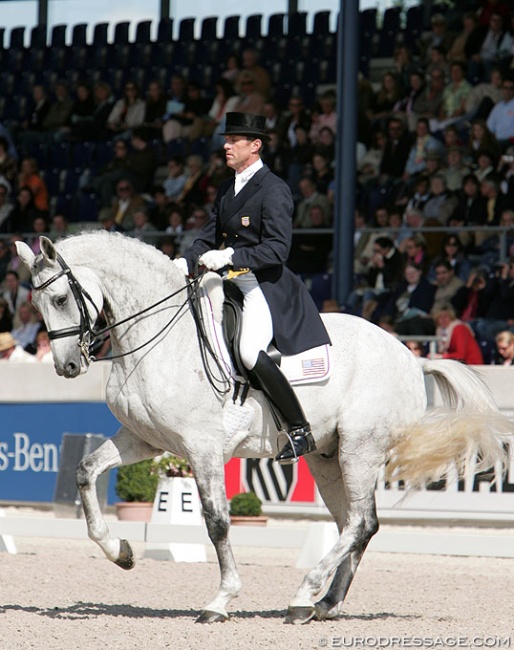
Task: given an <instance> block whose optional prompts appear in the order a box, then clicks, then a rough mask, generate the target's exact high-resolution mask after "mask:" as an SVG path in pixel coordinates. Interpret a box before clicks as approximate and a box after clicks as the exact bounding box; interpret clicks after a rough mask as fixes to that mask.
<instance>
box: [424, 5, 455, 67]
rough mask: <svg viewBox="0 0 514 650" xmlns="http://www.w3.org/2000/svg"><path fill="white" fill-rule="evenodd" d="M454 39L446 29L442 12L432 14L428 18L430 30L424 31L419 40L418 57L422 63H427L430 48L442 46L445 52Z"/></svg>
mask: <svg viewBox="0 0 514 650" xmlns="http://www.w3.org/2000/svg"><path fill="white" fill-rule="evenodd" d="M454 39H455V35H454V34H452V33H451V32H450V31H449V30H448V25H447V22H446V18H445V17H444V16H443V14H440V13H436V14H433V16H432V18H431V19H430V31H429V32H424V33H423V34H422V35H421V37H420V39H419V41H418V47H419V51H420V59H421V62H422V64H423V65H425V66H426V65H428V63H429V55H430V50H431V48H432V47H434V46H442V47H444V49H445V51H446V52H447V51H448V50H449V49H450V48H451V46H452V44H453V41H454Z"/></svg>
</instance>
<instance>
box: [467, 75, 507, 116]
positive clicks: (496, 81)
mask: <svg viewBox="0 0 514 650" xmlns="http://www.w3.org/2000/svg"><path fill="white" fill-rule="evenodd" d="M502 84H503V75H502V73H501V71H500V70H499V69H498V68H493V69H492V70H491V80H490V81H487V82H482V83H479V84H476V85H475V86H473V88H472V89H471V91H470V93H469V95H468V98H467V99H466V103H465V105H464V108H465V110H466V114H465V115H464V117H463V120H464V121H465V122H471V121H472V120H475V119H482V120H486V119H487V117H488V116H489V113H490V112H491V110H492V108H493V106H494V105H495V104H497V103H498V102H499V101H501V100H502V97H503V95H502ZM484 125H485V123H484Z"/></svg>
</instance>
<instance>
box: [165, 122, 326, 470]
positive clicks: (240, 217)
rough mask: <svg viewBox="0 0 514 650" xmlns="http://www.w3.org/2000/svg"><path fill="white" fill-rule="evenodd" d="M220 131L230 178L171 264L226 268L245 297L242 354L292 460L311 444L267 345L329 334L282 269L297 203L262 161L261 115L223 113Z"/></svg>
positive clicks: (321, 339) (289, 347)
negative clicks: (279, 420) (282, 427)
mask: <svg viewBox="0 0 514 650" xmlns="http://www.w3.org/2000/svg"><path fill="white" fill-rule="evenodd" d="M221 135H224V136H225V144H224V149H225V153H226V159H227V165H228V166H229V167H231V168H232V169H234V170H235V178H234V179H232V178H231V179H228V180H226V181H224V182H223V183H222V184H221V185H220V187H219V190H218V193H217V195H216V199H215V201H214V206H213V208H212V211H211V214H210V217H209V220H208V222H207V223H206V224H205V226H204V227H203V228H202V230H201V231H200V233H199V235H198V237H197V238H196V239H195V241H194V242H193V244H192V245H191V246H190V247H189V248H188V249H187V250H186V251H185V252H184V253H183V255H184V257H182V258H180V259H178V260H175V262H176V263H177V265H178V266H179V267H180V268H181V269H182V270H183V271H184V273H185V274H186V275H188V274H189V273H190V271H192V269H193V268H194V266H195V262H196V261H197V260H198V261H199V262H200V264H201V265H203V266H205V267H206V268H207V269H210V270H213V271H218V270H220V269H225V268H226V267H230V269H229V271H230V272H229V277H230V278H231V279H233V281H234V282H235V283H236V285H237V286H238V287H239V289H240V290H241V292H242V294H243V296H244V303H243V319H242V320H243V322H242V333H241V342H240V356H241V359H242V361H243V363H244V365H245V367H246V368H247V369H248V370H250V371H251V373H252V374H253V376H254V377H256V378H257V381H258V383H259V384H260V386H261V388H262V390H263V391H264V392H265V393H266V395H267V396H268V397H269V399H270V400H271V401H272V402H273V404H274V405H275V406H276V408H277V409H278V410H279V411H280V413H281V415H282V417H283V419H284V420H285V422H286V423H287V425H288V433H289V436H290V437H289V440H288V442H287V444H286V445H285V447H284V448H283V449H282V450H281V451H280V452H279V454H278V455H277V457H276V460H277V461H279V462H282V463H290V462H294V461H295V460H296V458H297V456H301V455H302V454H306V453H309V452H312V451H314V450H315V448H316V446H315V443H314V439H313V437H312V433H311V428H310V425H309V423H308V421H307V419H306V417H305V415H304V412H303V409H302V407H301V405H300V403H299V401H298V398H297V397H296V394H295V393H294V391H293V389H292V387H291V385H290V384H289V382H288V380H287V379H286V377H285V376H284V375H283V373H282V372H281V370H280V369H279V367H278V366H277V365H276V364H275V363H274V362H273V361H272V359H271V358H270V357H269V356H268V355H267V353H266V350H267V349H268V345H269V344H270V342H271V341H272V340H273V342H274V344H275V345H276V347H277V348H278V350H279V351H280V352H281V353H283V354H285V355H292V354H298V353H299V352H303V351H304V350H307V349H310V348H313V347H316V346H319V345H324V344H326V343H330V339H329V336H328V334H327V331H326V329H325V326H324V325H323V322H322V320H321V318H320V315H319V313H318V310H317V309H316V306H315V304H314V302H313V300H312V298H311V296H310V294H309V292H308V290H307V288H306V286H305V285H304V284H303V282H302V281H301V280H300V279H299V278H298V277H297V276H296V275H294V274H293V273H292V272H291V271H290V270H289V269H288V268H287V267H286V261H287V258H288V255H289V249H290V246H291V239H292V223H293V211H294V204H293V198H292V195H291V191H290V189H289V187H288V185H287V184H286V183H285V182H284V181H283V180H281V179H280V178H278V176H276V175H275V174H273V173H272V172H271V171H270V169H269V168H268V167H267V166H266V165H265V164H263V162H262V160H261V153H262V149H263V144H264V143H265V142H267V141H268V140H269V136H268V135H267V133H266V130H265V118H264V117H263V116H261V115H251V114H249V113H227V116H226V126H225V132H224V133H222V134H221Z"/></svg>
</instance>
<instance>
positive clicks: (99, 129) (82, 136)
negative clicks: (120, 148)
mask: <svg viewBox="0 0 514 650" xmlns="http://www.w3.org/2000/svg"><path fill="white" fill-rule="evenodd" d="M93 97H94V101H95V110H94V112H93V119H92V120H91V121H86V122H82V124H81V125H80V126H79V125H77V126H75V128H74V129H73V135H74V137H75V138H77V139H78V140H107V139H108V137H109V131H108V129H107V120H108V119H109V115H110V114H111V111H112V109H113V107H114V98H113V96H112V90H111V87H110V85H109V84H108V83H106V82H105V81H98V82H97V83H95V85H94V88H93Z"/></svg>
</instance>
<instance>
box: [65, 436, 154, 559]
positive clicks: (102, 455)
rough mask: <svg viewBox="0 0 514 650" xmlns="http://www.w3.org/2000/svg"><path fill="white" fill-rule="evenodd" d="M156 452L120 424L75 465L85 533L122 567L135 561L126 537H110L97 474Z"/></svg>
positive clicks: (142, 458)
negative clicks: (107, 438) (84, 521)
mask: <svg viewBox="0 0 514 650" xmlns="http://www.w3.org/2000/svg"><path fill="white" fill-rule="evenodd" d="M158 453H159V452H158V451H157V450H156V449H154V448H153V447H151V446H150V445H148V444H146V443H145V442H143V441H142V440H139V439H138V438H135V437H134V435H133V434H132V433H131V432H130V431H129V430H128V429H127V428H125V427H121V428H120V430H119V431H118V433H117V434H116V435H115V436H113V437H112V438H110V439H109V440H106V441H105V442H104V443H103V445H101V446H100V447H99V448H98V449H96V450H95V451H94V452H93V453H92V454H90V455H89V456H86V457H85V458H83V459H82V460H81V461H80V463H79V465H78V467H77V486H78V489H79V492H80V496H81V499H82V507H83V508H84V514H85V516H86V523H87V531H88V535H89V537H90V539H92V540H93V542H96V543H97V544H98V546H99V547H100V548H101V549H102V551H103V552H104V553H105V555H106V557H107V558H108V559H109V560H111V562H114V563H115V564H117V565H118V566H120V567H121V568H122V569H132V568H133V566H134V563H135V562H134V556H133V553H132V549H131V548H130V544H129V543H128V542H127V540H125V539H118V538H114V537H111V536H110V533H109V528H108V526H107V524H106V523H105V519H104V517H103V514H102V511H101V509H100V504H99V502H98V496H97V493H96V481H97V479H98V477H99V476H100V474H103V472H106V471H107V470H109V469H113V468H114V467H119V466H120V465H131V464H132V463H137V462H139V461H140V460H144V459H145V458H153V457H154V456H156V455H157V454H158Z"/></svg>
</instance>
